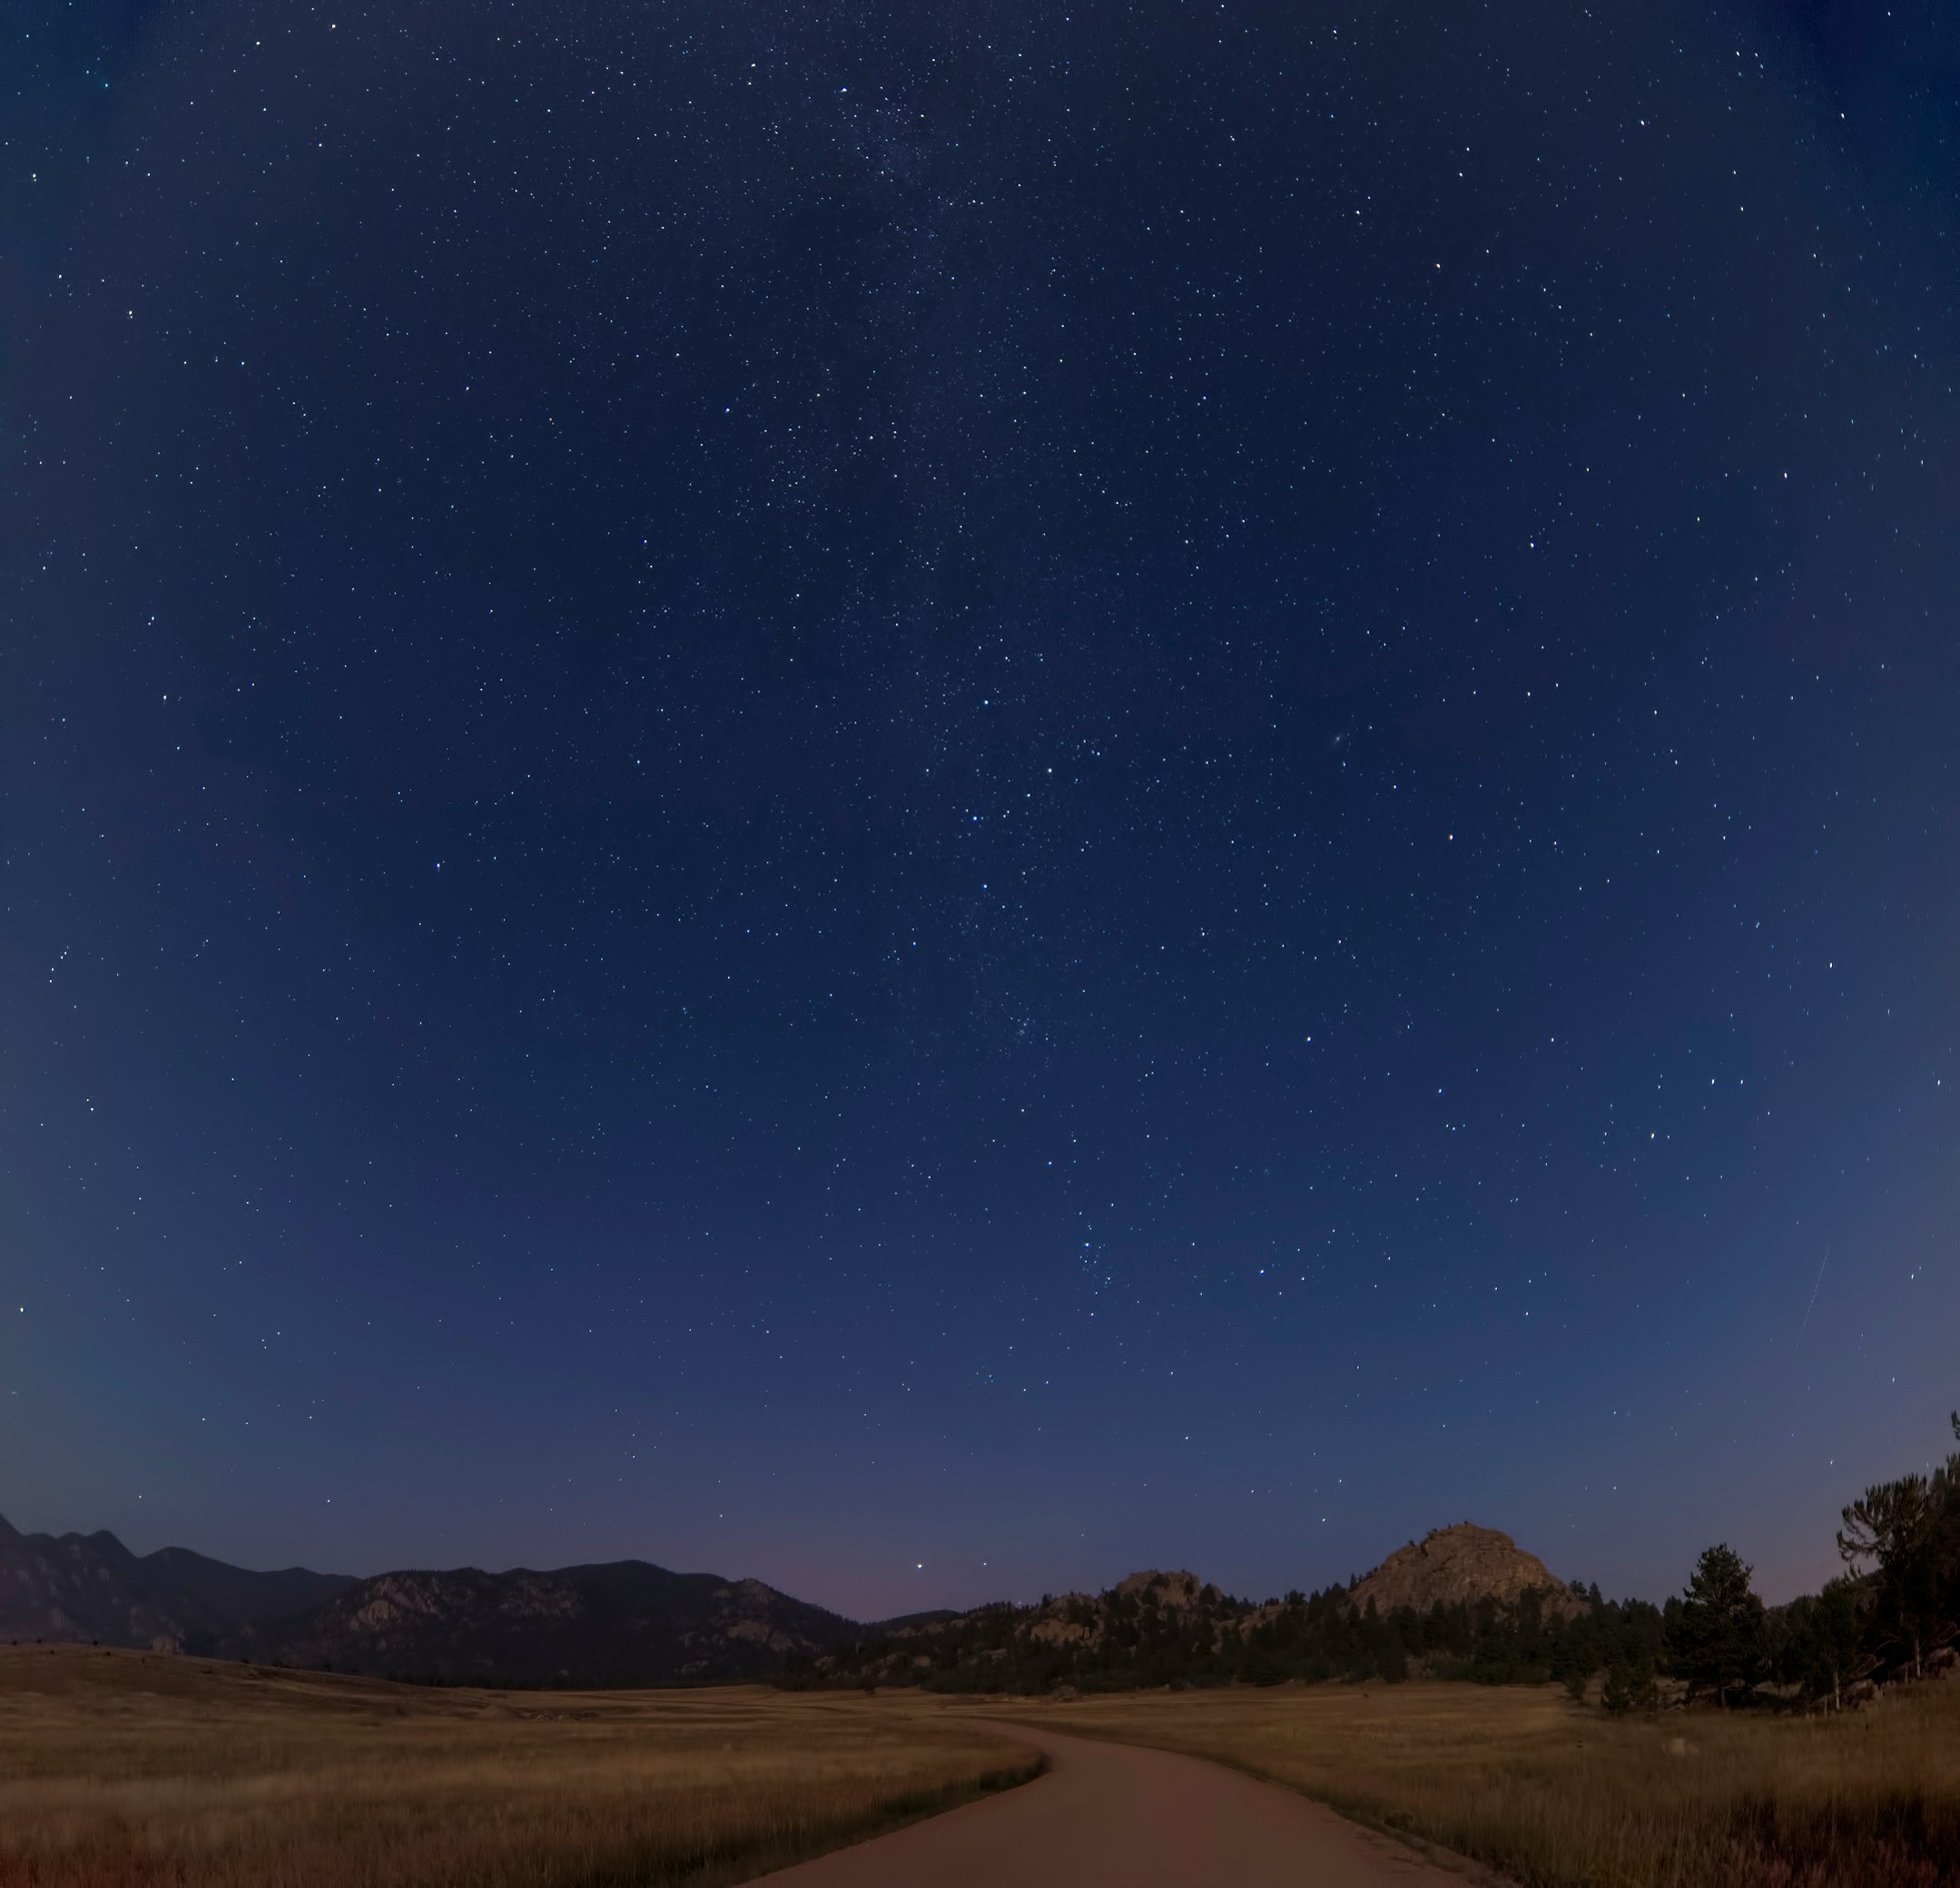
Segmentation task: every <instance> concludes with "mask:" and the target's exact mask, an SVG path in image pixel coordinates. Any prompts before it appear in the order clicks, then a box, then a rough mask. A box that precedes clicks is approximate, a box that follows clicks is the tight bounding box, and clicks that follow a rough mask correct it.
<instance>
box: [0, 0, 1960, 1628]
mask: <svg viewBox="0 0 1960 1888" xmlns="http://www.w3.org/2000/svg"><path fill="white" fill-rule="evenodd" d="M5 47H6V51H5V54H4V57H0V137H4V142H0V175H4V178H5V184H4V188H0V409H4V422H0V423H4V427H5V471H4V473H0V481H4V483H0V795H4V799H0V1293H4V1294H5V1319H4V1321H0V1425H4V1426H0V1513H5V1515H6V1516H7V1517H8V1518H9V1519H12V1520H13V1521H15V1523H17V1524H18V1525H21V1526H23V1527H40V1528H52V1529H65V1528H83V1529H90V1528H95V1527H102V1526H107V1527H111V1528H113V1529H116V1530H117V1531H118V1532H120V1533H122V1534H123V1537H124V1538H125V1539H128V1540H129V1541H130V1542H131V1544H132V1545H133V1546H134V1547H136V1548H138V1549H150V1548H153V1547H156V1546H160V1545H162V1544H163V1543H164V1542H166V1541H177V1542H182V1543H185V1544H189V1545H192V1546H195V1547H198V1548H200V1549H203V1550H205V1551H207V1552H211V1553H215V1554H220V1555H222V1556H224V1557H226V1558H229V1559H238V1560H241V1561H244V1562H246V1563H248V1564H251V1565H260V1566H267V1565H278V1564H284V1563H287V1562H291V1561H295V1560H298V1561H304V1562H307V1563H309V1564H312V1565H315V1566H321V1567H326V1568H333V1569H337V1570H348V1571H355V1572H365V1571H372V1570H377V1569H379V1568H384V1567H389V1566H399V1565H431V1564H451V1563H458V1562H464V1561H471V1562H475V1563H478V1564H483V1565H489V1566H495V1567H502V1566H508V1565H512V1564H527V1565H532V1566H548V1565H556V1564H560V1563H564V1562H568V1561H574V1560H586V1559H607V1558H616V1557H624V1556H627V1555H636V1556H641V1557H644V1558H646V1559H654V1560H656V1561H659V1562H661V1563H663V1564H665V1565H669V1566H675V1567H680V1568H710V1569H714V1570H716V1571H721V1572H725V1573H729V1574H754V1575H757V1576H760V1577H762V1578H765V1579H768V1580H770V1581H771V1582H773V1583H774V1584H775V1585H778V1586H780V1587H783V1588H787V1589H789V1590H791V1591H793V1592H795V1593H797V1594H799V1595H800V1596H803V1597H805V1598H812V1599H815V1600H818V1601H820V1602H822V1603H824V1604H828V1605H831V1606H834V1607H837V1608H841V1609H843V1610H846V1611H849V1612H852V1613H853V1614H856V1615H858V1616H861V1617H862V1616H869V1615H873V1614H877V1613H882V1612H891V1611H896V1610H900V1609H901V1608H916V1607H922V1606H929V1605H942V1604H957V1603H964V1602H971V1601H977V1600H980V1599H982V1598H994V1597H1002V1596H1014V1597H1019V1598H1029V1597H1034V1596H1038V1595H1039V1594H1040V1593H1041V1592H1043V1591H1044V1590H1053V1591H1058V1592H1059V1591H1061V1590H1064V1589H1066V1588H1070V1587H1075V1586H1088V1587H1097V1586H1101V1585H1105V1584H1108V1582H1110V1581H1113V1580H1115V1579H1116V1578H1119V1577H1120V1576H1122V1575H1123V1574H1125V1573H1126V1572H1128V1570H1130V1569H1131V1568H1134V1567H1138V1566H1189V1567H1191V1568H1195V1569H1197V1571H1199V1572H1200V1573H1202V1574H1203V1575H1204V1576H1206V1577H1207V1578H1213V1579H1216V1580H1217V1581H1219V1582H1220V1583H1221V1584H1223V1585H1225V1586H1226V1587H1227V1588H1230V1589H1233V1590H1236V1591H1246V1592H1250V1593H1253V1594H1255V1595H1263V1594H1266V1593H1268V1592H1275V1591H1279V1590H1282V1589H1284V1588H1288V1587H1293V1586H1299V1587H1302V1588H1310V1587H1315V1586H1320V1585H1325V1584H1326V1583H1328V1582H1329V1581H1332V1580H1335V1579H1344V1578H1347V1577H1348V1576H1349V1575H1350V1574H1351V1573H1353V1572H1355V1571H1358V1570H1363V1569H1365V1568H1367V1567H1369V1566H1371V1565H1372V1564H1374V1562H1375V1561H1376V1560H1378V1559H1381V1558H1382V1556H1383V1555H1384V1553H1385V1552H1387V1551H1388V1550H1390V1549H1394V1547H1396V1546H1398V1545H1400V1544H1401V1543H1402V1542H1403V1541H1404V1540H1405V1539H1409V1538H1411V1537H1412V1536H1416V1535H1420V1534H1421V1533H1423V1532H1424V1531H1426V1530H1427V1529H1429V1528H1431V1527H1433V1526H1438V1525H1442V1524H1443V1523H1446V1522H1449V1521H1453V1520H1457V1519H1475V1520H1478V1521H1480V1522H1482V1523H1484V1524H1486V1525H1491V1526H1496V1527H1502V1528H1503V1529H1507V1530H1508V1531H1510V1532H1512V1533H1513V1534H1514V1535H1516V1536H1517V1537H1518V1538H1519V1539H1520V1540H1521V1541H1522V1543H1523V1544H1524V1545H1526V1546H1527V1547H1530V1548H1532V1549H1535V1550H1536V1551H1538V1552H1540V1553H1541V1554H1542V1555H1544V1557H1545V1558H1546V1559H1548V1560H1549V1561H1550V1562H1551V1565H1552V1567H1553V1568H1554V1570H1555V1571H1556V1572H1558V1573H1559V1574H1561V1576H1565V1577H1577V1578H1588V1579H1597V1580H1599V1581H1600V1582H1601V1585H1602V1586H1603V1587H1605V1588H1607V1590H1608V1591H1609V1592H1614V1593H1625V1592H1632V1593H1639V1594H1641V1595H1644V1596H1647V1597H1652V1598H1660V1597H1661V1596H1663V1595H1664V1594H1665V1593H1666V1592H1668V1591H1669V1590H1672V1589H1674V1588H1678V1587H1679V1585H1680V1583H1681V1581H1682V1579H1683V1578H1685V1576H1686V1573H1687V1571H1688V1569H1689V1564H1690V1562H1691V1560H1692V1558H1693V1556H1694V1554H1695V1553H1696V1552H1697V1551H1698V1550H1699V1549H1701V1548H1702V1547H1705V1546H1706V1545H1708V1544H1709V1542H1710V1541H1712V1540H1714V1539H1725V1538H1726V1539H1729V1540H1731V1541H1732V1542H1733V1543H1734V1544H1735V1545H1736V1546H1737V1547H1738V1549H1740V1550H1741V1551H1742V1552H1743V1554H1744V1555H1745V1557H1746V1558H1748V1559H1751V1560H1753V1561H1755V1562H1756V1563H1757V1564H1758V1569H1759V1579H1760V1583H1761V1585H1762V1587H1763V1589H1764V1590H1765V1591H1766V1592H1767V1593H1768V1595H1769V1596H1770V1597H1772V1598H1780V1597H1784V1596H1786V1595H1788V1593H1790V1592H1792V1591H1795V1590H1797V1588H1799V1587H1801V1586H1804V1585H1807V1584H1814V1583H1815V1582H1816V1581H1817V1580H1818V1579H1820V1578H1823V1577H1825V1576H1826V1575H1827V1573H1828V1572H1830V1571H1831V1570H1832V1568H1833V1567H1834V1566H1835V1563H1836V1555H1835V1551H1834V1549H1833V1548H1832V1544H1831V1531H1832V1528H1833V1526H1834V1525H1835V1523H1836V1519H1837V1509H1838V1507H1839V1505H1840V1504H1841V1503H1843V1502H1844V1501H1845V1500H1847V1499H1849V1497H1850V1496H1851V1495H1853V1494H1854V1493H1856V1492H1857V1490H1859V1489H1860V1488H1861V1487H1862V1486H1863V1485H1864V1484H1865V1483H1866V1481H1869V1480H1875V1479H1876V1478H1878V1477H1880V1476H1881V1475H1888V1474H1894V1473H1897V1472H1900V1471H1902V1470H1905V1469H1906V1468H1909V1467H1913V1466H1916V1465H1919V1464H1921V1463H1923V1462H1924V1461H1926V1460H1927V1459H1928V1458H1929V1457H1931V1456H1932V1455H1934V1454H1935V1452H1937V1451H1939V1450H1941V1449H1942V1447H1943V1445H1946V1444H1948V1443H1950V1436H1949V1435H1948V1433H1947V1431H1946V1423H1945V1412H1946V1411H1947V1409H1948V1408H1949V1407H1950V1406H1951V1405H1952V1404H1953V1403H1954V1402H1955V1401H1956V1400H1960V1351H1956V1349H1955V1332H1956V1331H1960V1264H1956V1256H1960V1255H1956V1236H1955V1214H1956V1210H1960V1112H1956V1108H1960V870H1956V867H1960V774H1956V767H1955V761H1956V757H1960V716H1956V708H1960V620H1956V611H1955V590H1956V582H1955V579H1956V575H1960V562H1956V557H1960V544H1956V531H1955V525H1956V509H1955V507H1956V499H1960V409H1956V402H1955V388H1956V385H1960V379H1956V377H1960V305H1956V304H1960V245H1956V242H1955V215H1956V201H1960V197H1956V193H1960V19H1956V18H1955V15H1953V14H1952V13H1951V12H1950V11H1949V10H1947V9H1945V8H1944V7H1941V6H1934V5H1926V6H1916V5H1908V6H1903V7H1895V8H1894V9H1892V10H1891V12H1890V13H1885V12H1883V10H1882V9H1879V8H1876V7H1874V6H1868V5H1863V4H1858V0H1812V4H1808V5H1798V4H1794V0H1782V4H1774V5H1772V4H1756V0H1718V4H1709V0H1700V4H1695V5H1687V4H1675V0H1634V4H1629V5H1596V6H1594V7H1593V8H1592V9H1591V13H1590V14H1589V12H1588V10H1587V9H1585V8H1583V7H1581V6H1577V5H1571V4H1569V0H1557V4H1553V0H1503V4H1491V5H1476V4H1467V0H1429V4H1409V5H1393V6H1389V5H1381V4H1377V0H1339V4H1333V0H1288V4H1285V5H1280V4H1275V0H1226V4H1224V5H1218V4H1207V5H1167V4H1165V5H1128V6H1125V5H1114V4H1100V5H1096V4H1085V5H1075V6H1073V7H1072V8H1070V7H1069V6H1066V5H1060V4H1050V5H1031V4H1006V0H1001V4H993V5H987V4H978V0H974V4H963V0H952V4H939V5H916V4H901V0H849V4H844V0H839V4H836V5H808V4H805V0H667V4H661V5H654V4H646V0H555V4H553V5H537V4H524V5H518V4H497V0H470V4H467V5H466V4H462V0H388V4H387V5H379V4H368V0H320V4H318V5H310V4H301V0H198V4H192V0H66V4H64V0H32V4H27V5H22V6H16V7H14V8H12V9H10V10H8V12H7V13H6V15H5Z"/></svg>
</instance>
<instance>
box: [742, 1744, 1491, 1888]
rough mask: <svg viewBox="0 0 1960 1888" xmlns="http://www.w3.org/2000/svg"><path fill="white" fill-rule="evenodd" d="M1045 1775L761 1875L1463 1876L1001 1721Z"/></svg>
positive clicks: (1325, 1825) (1330, 1824)
mask: <svg viewBox="0 0 1960 1888" xmlns="http://www.w3.org/2000/svg"><path fill="white" fill-rule="evenodd" d="M1000 1732H1001V1735H1002V1736H1007V1737H1011V1738H1012V1739H1013V1741H1014V1742H1015V1743H1017V1744H1021V1745H1034V1746H1035V1747H1036V1748H1038V1749H1039V1750H1040V1751H1041V1752H1042V1753H1043V1754H1044V1755H1046V1756H1047V1758H1048V1760H1049V1772H1048V1775H1045V1776H1040V1777H1037V1778H1036V1779H1035V1781H1034V1782H1033V1783H1030V1784H1025V1785H1022V1786H1021V1787H1020V1788H1019V1789H1016V1790H1010V1791H1008V1792H1007V1793H1006V1794H1005V1795H1000V1796H990V1797H988V1798H986V1799H985V1800H983V1801H981V1802H979V1803H971V1804H967V1806H966V1807H965V1808H963V1809H955V1810H950V1811H949V1812H948V1813H947V1814H945V1815H942V1816H933V1817H931V1818H930V1819H929V1820H928V1821H926V1822H923V1823H914V1824H912V1825H911V1827H910V1828H907V1829H901V1830H899V1831H898V1832H897V1833H896V1834H891V1835H883V1836H880V1837H879V1838H878V1839H877V1840H876V1841H875V1842H866V1843H860V1844H858V1845H857V1847H855V1848H852V1849H839V1850H837V1851H836V1852H835V1853H834V1854H829V1855H823V1856H820V1857H819V1858H818V1859H817V1860H816V1861H814V1862H806V1863H803V1864H802V1866H800V1867H797V1868H786V1869H783V1870H782V1871H781V1872H780V1873H776V1874H773V1875H766V1876H764V1877H763V1880H764V1881H765V1882H767V1883H770V1884H772V1888H1104V1884H1107V1888H1281V1884H1285V1888H1443V1884H1449V1888H1464V1882H1463V1876H1461V1875H1457V1874H1452V1873H1448V1872H1446V1871H1445V1870H1443V1869H1441V1868H1437V1867H1435V1866H1433V1864H1431V1863H1427V1862H1424V1861H1423V1860H1422V1859H1421V1858H1420V1857H1419V1856H1416V1855H1414V1854H1411V1853H1410V1852H1409V1851H1408V1850H1407V1849H1404V1848H1403V1847H1402V1846H1401V1845H1400V1844H1395V1843H1393V1842H1391V1841H1389V1840H1388V1839H1387V1838H1385V1837H1382V1836H1376V1835H1373V1834H1370V1833H1369V1832H1368V1831H1366V1830H1364V1829H1359V1828H1357V1827H1356V1826H1355V1825H1354V1824H1352V1823H1348V1822H1344V1821H1343V1820H1342V1819H1341V1818H1340V1817H1339V1816H1337V1815H1335V1813H1334V1812H1333V1811H1332V1810H1331V1809H1323V1808H1322V1807H1321V1805H1320V1804H1317V1803H1309V1802H1308V1801H1307V1800H1306V1798H1305V1797H1304V1796H1296V1795H1294V1794H1293V1792H1292V1791H1290V1790H1283V1789H1280V1788H1279V1787H1277V1785H1273V1784H1266V1783H1257V1782H1255V1781H1254V1779H1253V1778H1251V1777H1249V1776H1241V1775H1239V1774H1238V1773H1237V1772H1236V1771H1235V1770H1226V1769H1222V1768H1221V1767H1220V1766H1219V1765H1216V1764H1207V1763H1204V1762H1202V1761H1201V1760H1200V1759H1198V1758H1197V1757H1183V1756H1174V1755H1171V1754H1170V1753H1169V1752H1167V1751H1161V1750H1140V1749H1138V1747H1137V1746H1136V1745H1128V1744H1103V1743H1098V1742H1096V1741H1094V1740H1091V1739H1089V1738H1085V1737H1064V1736H1058V1735H1057V1734H1056V1733H1055V1732H1052V1731H1044V1730H1029V1729H1026V1728H1024V1727H1023V1726H1019V1725H1014V1726H1008V1725H1002V1726H1000Z"/></svg>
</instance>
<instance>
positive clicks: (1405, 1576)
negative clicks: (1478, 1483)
mask: <svg viewBox="0 0 1960 1888" xmlns="http://www.w3.org/2000/svg"><path fill="white" fill-rule="evenodd" d="M1532 1592H1535V1593H1537V1594H1539V1595H1540V1601H1539V1603H1540V1606H1541V1608H1542V1609H1543V1610H1544V1611H1545V1612H1546V1613H1547V1614H1556V1615H1557V1616H1558V1617H1559V1618H1573V1617H1575V1616H1576V1615H1578V1614H1580V1613H1581V1612H1583V1611H1585V1609H1586V1607H1587V1604H1588V1602H1587V1600H1586V1598H1585V1596H1584V1595H1583V1594H1581V1593H1578V1592H1575V1591H1574V1590H1573V1588H1571V1587H1570V1586H1568V1585H1567V1584H1566V1582H1565V1581H1563V1580H1561V1579H1559V1578H1555V1577H1554V1576H1553V1574H1552V1572H1551V1568H1549V1567H1547V1566H1546V1565H1545V1563H1544V1562H1543V1561H1542V1560H1541V1559H1539V1558H1538V1556H1537V1555H1536V1554H1528V1553H1526V1552H1525V1551H1524V1549H1522V1548H1521V1547H1520V1546H1519V1545H1518V1544H1517V1542H1516V1541H1514V1540H1513V1539H1512V1538H1511V1536H1510V1535H1508V1534H1501V1533H1499V1532H1498V1530H1497V1529H1495V1528H1479V1527H1476V1526H1474V1525H1473V1524H1472V1523H1471V1522H1469V1521H1459V1522H1458V1523H1457V1524H1456V1525H1455V1526H1454V1527H1451V1528H1438V1529H1436V1530H1435V1531H1434V1532H1433V1533H1432V1534H1430V1535H1428V1536H1426V1537H1425V1538H1424V1539H1421V1540H1414V1541H1411V1542H1410V1543H1409V1545H1408V1546H1407V1547H1404V1548H1400V1549H1397V1550H1396V1551H1395V1552H1394V1553H1393V1554H1391V1555H1390V1556H1389V1557H1388V1559H1385V1560H1384V1561H1383V1562H1382V1564H1381V1565H1380V1566H1379V1567H1377V1568H1375V1569H1374V1572H1373V1573H1371V1574H1369V1575H1368V1576H1367V1577H1366V1578H1364V1579H1361V1580H1358V1581H1356V1582H1355V1584H1354V1588H1353V1591H1352V1593H1351V1594H1350V1596H1349V1597H1350V1598H1352V1599H1353V1601H1354V1606H1355V1608H1357V1609H1365V1608H1366V1607H1367V1606H1368V1605H1369V1603H1370V1602H1371V1601H1372V1602H1373V1603H1374V1608H1375V1609H1376V1611H1378V1612H1383V1613H1389V1612H1393V1611H1394V1609H1395V1608H1397V1607H1404V1606H1406V1607H1413V1608H1415V1610H1416V1611H1417V1612H1419V1613H1426V1612H1427V1611H1428V1610H1429V1609H1430V1608H1431V1607H1433V1606H1439V1605H1440V1606H1456V1605H1458V1604H1459V1603H1463V1604H1468V1605H1471V1606H1474V1605H1476V1604H1477V1603H1478V1602H1479V1601H1480V1600H1484V1599H1494V1600H1496V1601H1497V1602H1498V1603H1499V1604H1500V1605H1502V1606H1515V1605H1516V1604H1517V1603H1518V1601H1519V1600H1521V1599H1522V1598H1523V1597H1524V1596H1525V1595H1526V1594H1527V1593H1532Z"/></svg>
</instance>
